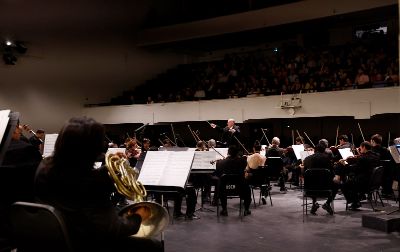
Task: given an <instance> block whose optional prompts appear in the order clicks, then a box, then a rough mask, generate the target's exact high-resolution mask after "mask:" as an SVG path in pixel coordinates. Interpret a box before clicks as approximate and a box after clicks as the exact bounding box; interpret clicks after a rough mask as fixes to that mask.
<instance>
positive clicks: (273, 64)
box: [111, 41, 399, 105]
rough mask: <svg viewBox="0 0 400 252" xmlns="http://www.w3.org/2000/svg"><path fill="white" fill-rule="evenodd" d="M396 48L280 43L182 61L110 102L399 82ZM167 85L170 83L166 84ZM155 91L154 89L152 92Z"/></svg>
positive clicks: (377, 44)
mask: <svg viewBox="0 0 400 252" xmlns="http://www.w3.org/2000/svg"><path fill="white" fill-rule="evenodd" d="M393 55H397V53H396V48H395V47H391V46H388V45H387V43H385V42H384V41H380V42H375V43H368V42H365V41H364V42H357V43H354V44H346V45H342V46H330V47H319V48H318V47H312V48H305V47H299V46H284V47H282V48H280V49H279V50H274V51H269V50H265V51H261V50H258V51H255V52H247V53H241V54H227V55H225V57H224V59H222V60H218V61H211V62H205V63H194V64H188V65H180V66H178V67H177V68H175V69H171V70H170V71H168V73H167V74H163V75H161V76H162V77H158V78H156V79H154V80H151V81H149V82H147V83H146V84H145V85H141V86H139V87H137V88H135V90H133V91H130V92H125V93H124V94H123V95H122V96H120V97H116V98H113V99H112V100H111V104H113V105H115V104H134V103H139V104H144V103H147V104H150V103H153V102H154V103H164V102H181V101H198V100H205V99H206V100H209V99H226V98H232V99H234V98H241V97H254V96H267V95H279V94H281V93H284V94H291V93H299V92H300V91H302V92H303V93H311V92H324V91H337V90H349V89H360V88H371V87H385V86H393V85H398V83H399V76H398V72H399V69H398V58H397V57H396V56H393ZM166 83H168V85H166ZM155 90H156V91H155Z"/></svg>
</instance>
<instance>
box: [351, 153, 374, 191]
mask: <svg viewBox="0 0 400 252" xmlns="http://www.w3.org/2000/svg"><path fill="white" fill-rule="evenodd" d="M379 165H380V162H379V154H377V153H375V152H373V151H367V152H366V153H364V154H361V155H360V156H359V157H358V158H356V160H355V163H354V164H353V165H351V166H350V167H349V169H350V172H352V173H353V174H354V175H355V178H356V181H357V183H358V184H359V186H360V187H361V188H362V189H366V188H367V187H368V184H369V181H370V179H371V176H372V171H373V169H374V168H375V167H377V166H379Z"/></svg>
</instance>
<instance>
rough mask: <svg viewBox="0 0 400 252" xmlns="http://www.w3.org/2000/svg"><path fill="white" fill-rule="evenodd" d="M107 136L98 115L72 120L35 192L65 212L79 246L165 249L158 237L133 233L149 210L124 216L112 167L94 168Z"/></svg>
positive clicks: (43, 166)
mask: <svg viewBox="0 0 400 252" xmlns="http://www.w3.org/2000/svg"><path fill="white" fill-rule="evenodd" d="M104 137H105V134H104V127H103V125H101V124H100V123H97V122H96V121H94V120H93V119H90V118H86V117H82V118H72V119H70V120H69V121H68V122H67V123H66V124H65V125H64V127H63V128H62V129H61V131H60V133H59V135H58V138H57V141H56V143H55V148H54V154H53V156H51V157H49V158H46V159H44V160H43V161H42V163H41V164H40V166H39V168H38V171H37V173H36V178H35V189H36V190H35V193H36V196H37V198H38V199H39V200H40V201H41V202H44V203H46V204H50V205H52V206H54V207H55V208H56V209H58V210H59V211H61V213H62V214H63V216H64V218H65V222H66V225H67V226H68V231H69V235H70V237H71V240H72V242H73V245H75V246H76V247H77V249H78V250H82V251H85V250H86V251H103V250H108V251H110V250H114V249H115V250H122V249H129V248H135V251H149V250H151V251H161V246H160V244H159V243H157V242H156V241H153V240H151V239H138V238H132V237H130V236H131V235H133V234H136V232H137V231H138V230H139V227H140V225H141V222H142V221H145V220H147V219H148V218H149V217H150V214H151V213H150V210H149V209H148V208H147V207H140V208H139V209H138V210H137V211H136V212H135V213H133V214H131V215H130V216H129V217H122V216H119V215H118V213H117V211H116V209H115V207H114V205H113V204H112V203H111V201H110V195H111V194H112V193H113V192H114V186H113V181H112V180H111V178H110V177H109V175H108V173H107V172H108V170H107V168H106V167H105V166H102V167H101V168H99V169H94V168H93V164H94V162H95V160H96V158H97V157H98V156H99V155H100V154H101V152H102V149H103V141H104Z"/></svg>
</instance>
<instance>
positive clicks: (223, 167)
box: [215, 156, 247, 177]
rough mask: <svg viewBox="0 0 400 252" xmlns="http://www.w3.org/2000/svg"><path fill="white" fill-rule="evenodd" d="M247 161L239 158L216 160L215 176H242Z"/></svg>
mask: <svg viewBox="0 0 400 252" xmlns="http://www.w3.org/2000/svg"><path fill="white" fill-rule="evenodd" d="M246 165H247V160H246V159H244V158H240V157H230V156H228V157H227V158H225V159H222V160H218V161H217V163H216V170H215V175H216V176H217V177H221V176H222V175H223V174H239V175H240V174H243V176H244V169H246Z"/></svg>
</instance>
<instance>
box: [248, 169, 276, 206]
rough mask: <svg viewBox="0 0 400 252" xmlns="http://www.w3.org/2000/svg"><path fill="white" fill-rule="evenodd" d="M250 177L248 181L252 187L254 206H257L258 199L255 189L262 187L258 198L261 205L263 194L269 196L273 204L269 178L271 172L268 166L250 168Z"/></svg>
mask: <svg viewBox="0 0 400 252" xmlns="http://www.w3.org/2000/svg"><path fill="white" fill-rule="evenodd" d="M250 173H251V175H250V178H249V179H248V183H249V185H250V188H251V195H252V197H253V203H254V207H256V199H255V197H254V189H260V195H259V199H258V204H259V205H260V201H261V198H262V197H263V196H265V197H269V200H270V202H271V206H272V198H271V185H270V180H269V173H268V167H267V166H259V167H258V169H251V170H250Z"/></svg>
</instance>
